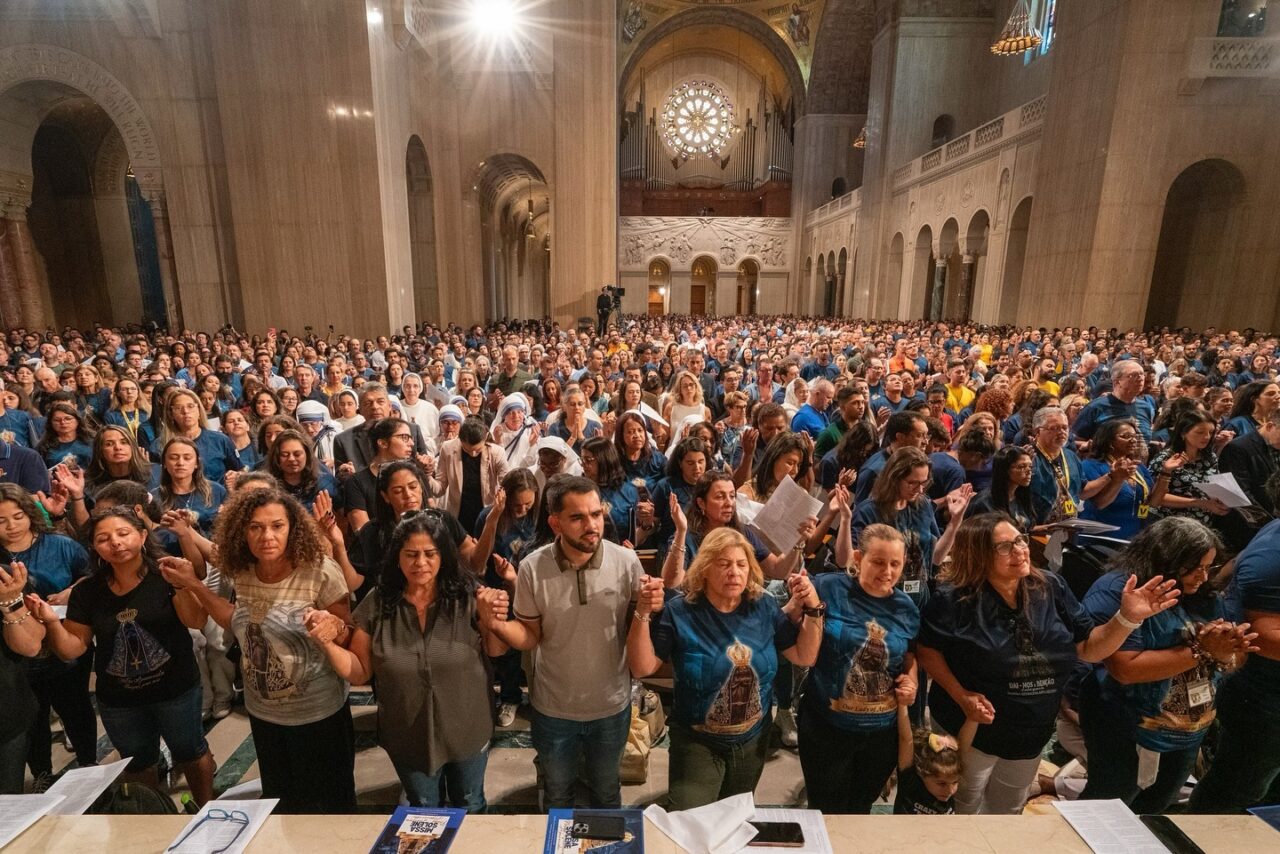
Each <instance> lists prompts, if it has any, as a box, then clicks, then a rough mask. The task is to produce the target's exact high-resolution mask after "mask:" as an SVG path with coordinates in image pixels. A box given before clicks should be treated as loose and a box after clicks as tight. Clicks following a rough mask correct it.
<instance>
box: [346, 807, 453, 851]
mask: <svg viewBox="0 0 1280 854" xmlns="http://www.w3.org/2000/svg"><path fill="white" fill-rule="evenodd" d="M466 815H467V811H466V810H458V809H449V808H446V807H439V808H434V807H431V808H429V807H397V808H396V811H395V812H394V813H392V815H391V819H390V820H389V821H388V822H387V825H386V827H384V828H382V833H380V834H378V841H377V842H375V843H373V847H372V848H370V849H369V854H444V852H446V851H448V850H449V846H450V845H452V844H453V838H454V837H455V836H457V835H458V827H459V826H460V825H461V824H462V819H463V818H465V817H466Z"/></svg>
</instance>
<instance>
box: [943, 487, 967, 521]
mask: <svg viewBox="0 0 1280 854" xmlns="http://www.w3.org/2000/svg"><path fill="white" fill-rule="evenodd" d="M972 498H973V485H972V484H969V483H966V484H963V485H961V486H960V487H959V488H958V489H953V490H951V491H950V492H948V493H947V512H948V513H950V514H951V518H952V519H955V518H957V517H959V518H962V519H963V518H964V511H965V510H966V509H967V508H968V507H969V501H970V500H971V499H972Z"/></svg>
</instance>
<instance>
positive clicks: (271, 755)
mask: <svg viewBox="0 0 1280 854" xmlns="http://www.w3.org/2000/svg"><path fill="white" fill-rule="evenodd" d="M249 728H250V730H251V731H252V733H253V745H254V748H255V749H256V750H257V753H258V769H259V770H260V771H261V772H262V797H264V798H279V799H280V804H279V805H278V806H277V807H276V812H278V813H286V814H291V815H296V814H299V813H351V812H355V809H356V778H355V770H356V744H355V730H354V728H353V727H352V724H351V708H350V707H349V706H347V704H346V703H343V704H342V708H340V709H338V711H336V712H334V713H333V714H332V715H330V716H329V717H327V718H324V719H323V720H319V721H316V722H315V723H311V724H300V725H298V726H284V725H282V724H273V723H269V722H267V721H264V720H260V719H258V718H256V717H254V716H253V715H250V716H249Z"/></svg>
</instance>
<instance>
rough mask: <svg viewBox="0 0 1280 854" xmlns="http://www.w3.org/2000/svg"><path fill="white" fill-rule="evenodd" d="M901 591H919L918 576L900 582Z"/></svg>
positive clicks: (913, 592)
mask: <svg viewBox="0 0 1280 854" xmlns="http://www.w3.org/2000/svg"><path fill="white" fill-rule="evenodd" d="M902 592H904V593H912V594H915V593H919V592H920V579H918V578H917V579H914V580H912V581H904V582H902Z"/></svg>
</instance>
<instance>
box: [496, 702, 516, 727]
mask: <svg viewBox="0 0 1280 854" xmlns="http://www.w3.org/2000/svg"><path fill="white" fill-rule="evenodd" d="M516 708H517V706H516V704H515V703H503V704H502V705H501V706H499V707H498V726H501V727H507V726H511V725H512V724H513V723H515V722H516Z"/></svg>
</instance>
